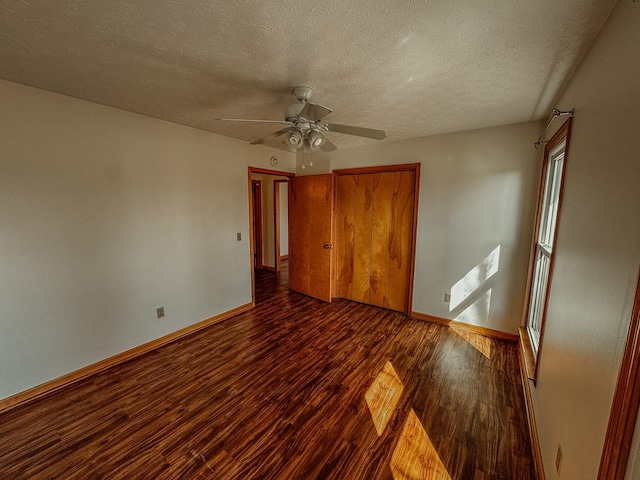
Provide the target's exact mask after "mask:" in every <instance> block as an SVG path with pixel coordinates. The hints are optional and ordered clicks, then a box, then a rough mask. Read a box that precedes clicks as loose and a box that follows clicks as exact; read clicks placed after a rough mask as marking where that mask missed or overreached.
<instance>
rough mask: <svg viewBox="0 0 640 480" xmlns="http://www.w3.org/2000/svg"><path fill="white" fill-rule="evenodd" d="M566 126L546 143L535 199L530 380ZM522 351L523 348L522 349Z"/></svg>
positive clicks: (527, 325) (546, 293) (534, 367)
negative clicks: (536, 199)
mask: <svg viewBox="0 0 640 480" xmlns="http://www.w3.org/2000/svg"><path fill="white" fill-rule="evenodd" d="M570 128H571V119H569V120H568V121H567V122H566V123H565V124H564V125H563V126H562V127H561V128H560V130H558V133H556V134H555V135H554V137H553V138H552V139H551V140H550V141H549V142H548V143H547V144H546V147H545V152H544V165H543V168H542V183H541V187H540V196H539V199H538V202H539V203H538V213H537V217H536V226H535V235H534V245H533V251H532V268H531V273H530V275H531V277H530V281H529V290H528V306H527V314H526V317H525V318H526V323H525V333H526V335H524V336H525V337H526V338H527V339H528V341H526V342H524V344H523V347H524V349H525V350H529V352H528V353H529V355H528V357H529V358H530V361H529V362H527V370H528V375H529V378H531V379H534V380H535V378H536V375H537V365H538V358H539V356H540V348H541V345H542V339H543V335H544V323H545V316H546V310H547V299H548V296H549V288H550V286H551V276H552V273H553V261H554V249H555V241H556V232H557V224H558V217H559V210H560V204H561V201H562V185H563V176H564V167H565V158H566V151H567V143H568V141H569V131H570ZM525 353H527V352H526V351H525ZM525 356H527V355H525Z"/></svg>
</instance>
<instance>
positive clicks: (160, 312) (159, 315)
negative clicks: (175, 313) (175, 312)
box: [156, 307, 164, 318]
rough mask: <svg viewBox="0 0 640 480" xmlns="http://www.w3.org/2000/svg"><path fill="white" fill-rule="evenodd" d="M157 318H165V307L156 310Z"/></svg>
mask: <svg viewBox="0 0 640 480" xmlns="http://www.w3.org/2000/svg"><path fill="white" fill-rule="evenodd" d="M156 316H157V317H158V318H162V317H164V307H158V308H156Z"/></svg>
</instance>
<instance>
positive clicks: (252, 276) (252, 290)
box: [247, 167, 296, 307]
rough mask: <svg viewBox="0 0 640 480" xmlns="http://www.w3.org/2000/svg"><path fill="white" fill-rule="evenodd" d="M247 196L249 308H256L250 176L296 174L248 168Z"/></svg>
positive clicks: (291, 175) (289, 176) (285, 175)
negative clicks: (249, 273)
mask: <svg viewBox="0 0 640 480" xmlns="http://www.w3.org/2000/svg"><path fill="white" fill-rule="evenodd" d="M247 172H248V187H247V191H248V195H249V257H250V259H251V262H250V265H251V306H252V307H255V306H256V274H255V271H254V268H253V251H254V248H255V239H254V238H253V186H252V178H251V175H252V174H254V173H261V174H264V175H276V176H282V177H287V178H291V177H295V176H296V174H295V173H292V172H283V171H280V170H269V169H267V168H260V167H248V169H247Z"/></svg>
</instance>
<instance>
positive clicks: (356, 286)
mask: <svg viewBox="0 0 640 480" xmlns="http://www.w3.org/2000/svg"><path fill="white" fill-rule="evenodd" d="M336 188H337V215H336V256H337V261H336V270H337V279H336V295H337V296H338V297H342V298H346V299H349V300H356V301H358V302H363V303H369V276H370V266H371V222H372V188H373V175H340V176H338V177H337V182H336Z"/></svg>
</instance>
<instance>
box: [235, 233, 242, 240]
mask: <svg viewBox="0 0 640 480" xmlns="http://www.w3.org/2000/svg"><path fill="white" fill-rule="evenodd" d="M236 239H237V240H238V241H241V240H242V233H240V232H238V233H236Z"/></svg>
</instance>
